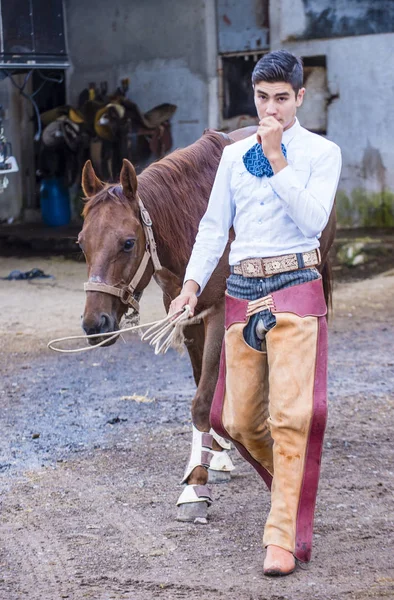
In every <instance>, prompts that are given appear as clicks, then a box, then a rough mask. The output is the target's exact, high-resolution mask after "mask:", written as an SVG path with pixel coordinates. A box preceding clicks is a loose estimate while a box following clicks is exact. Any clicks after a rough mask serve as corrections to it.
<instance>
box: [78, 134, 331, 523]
mask: <svg viewBox="0 0 394 600" xmlns="http://www.w3.org/2000/svg"><path fill="white" fill-rule="evenodd" d="M255 130H256V128H245V129H244V130H238V131H237V132H233V133H232V134H230V136H224V135H222V134H219V133H216V132H213V131H208V132H206V133H205V134H204V135H203V136H202V137H201V138H200V139H199V140H198V141H197V142H195V143H194V144H192V145H191V146H189V147H187V148H185V149H182V150H176V151H175V152H173V153H172V154H170V155H169V156H167V157H165V158H163V159H162V160H160V161H159V162H157V163H154V164H152V165H150V166H149V167H147V168H146V169H145V170H144V171H143V172H142V173H141V174H140V175H139V176H138V178H137V176H136V173H135V170H134V167H133V166H132V164H131V163H130V162H128V161H127V160H124V161H123V167H122V170H121V174H120V184H118V185H113V184H104V183H102V182H101V181H100V180H99V179H98V178H97V176H96V175H95V173H94V170H93V167H92V165H91V163H90V161H88V162H87V163H86V164H85V167H84V169H83V174H82V185H83V190H84V192H85V195H86V197H87V201H86V204H85V208H84V211H83V216H84V218H85V220H84V226H83V229H82V231H81V233H80V235H79V243H80V246H81V248H82V250H83V251H84V253H85V257H86V261H87V265H88V276H89V282H91V283H93V284H95V283H98V284H99V286H100V285H103V284H104V286H105V285H107V286H108V285H110V286H112V287H111V289H112V290H113V289H114V288H117V289H118V288H120V289H123V290H124V289H125V286H127V284H128V283H129V282H130V281H131V280H132V279H133V278H134V276H135V274H136V272H137V270H138V267H139V265H140V264H141V261H142V258H143V255H144V252H145V249H146V245H147V241H146V236H145V233H144V231H145V229H146V227H145V226H144V224H143V222H142V220H141V214H142V213H141V210H140V205H139V199H141V200H142V201H143V204H144V206H145V208H146V209H147V210H148V212H149V214H150V218H151V221H152V223H153V225H152V230H153V233H154V237H155V241H156V245H157V255H158V258H159V261H160V263H161V269H160V270H157V271H155V269H154V265H153V261H152V260H149V261H148V262H147V265H146V268H145V269H143V273H142V277H141V279H140V280H139V282H138V285H137V286H136V289H135V293H134V295H135V296H136V297H139V296H140V295H141V294H142V291H143V290H144V288H145V287H146V286H147V285H148V283H149V281H150V280H151V278H152V276H153V277H154V278H155V280H156V281H157V283H158V284H159V285H160V287H161V289H162V291H163V302H164V306H165V308H166V310H167V311H168V308H169V305H170V302H171V300H172V299H173V298H175V297H176V296H177V295H178V294H179V292H180V289H181V286H182V281H183V276H184V273H185V269H186V266H187V263H188V260H189V257H190V254H191V251H192V247H193V244H194V240H195V237H196V234H197V230H198V225H199V222H200V220H201V218H202V216H203V214H204V212H205V210H206V207H207V203H208V199H209V195H210V191H211V187H212V185H213V181H214V178H215V173H216V169H217V167H218V164H219V161H220V157H221V154H222V151H223V148H224V147H225V146H226V145H227V144H229V143H232V142H233V141H238V140H240V139H243V138H244V137H247V136H248V135H251V133H254V132H255ZM137 188H138V193H137ZM335 222H336V221H335V211H332V214H331V217H330V220H329V223H328V225H327V227H326V229H325V230H324V232H323V234H322V237H321V240H320V243H321V253H322V264H321V272H322V276H323V283H324V288H325V294H326V299H327V300H328V301H329V300H330V294H331V288H330V270H329V263H328V251H329V249H330V246H331V244H332V242H333V239H334V235H335ZM231 237H232V234H231V232H230V239H231ZM228 252H229V244H228V245H227V248H226V250H225V252H224V254H223V256H222V258H221V260H220V262H219V264H218V266H217V268H216V269H215V271H214V272H213V274H212V277H211V278H210V280H209V282H208V284H207V286H206V288H205V289H204V291H203V293H202V294H201V296H200V298H199V303H198V307H197V309H196V317H198V314H201V313H203V314H202V318H201V320H200V322H198V319H196V318H194V319H193V324H191V325H188V326H187V327H186V328H185V338H186V341H185V344H186V347H187V350H188V353H189V356H190V360H191V364H192V367H193V374H194V379H195V382H196V385H197V391H196V393H195V396H194V398H193V402H192V408H191V412H192V421H193V424H194V426H195V427H196V428H197V429H198V430H199V431H201V432H209V430H210V422H209V413H210V407H211V402H212V398H213V394H214V390H215V385H216V380H217V377H218V369H219V359H220V350H221V345H222V339H223V334H224V292H225V288H226V278H227V277H228V275H229V266H228ZM93 288H94V285H93ZM98 289H100V288H98ZM103 291H105V290H102V291H88V292H87V299H86V306H85V311H84V317H83V328H84V330H85V331H86V333H88V334H91V333H104V332H108V331H116V330H117V329H118V327H119V321H120V319H121V317H122V316H123V315H124V314H125V312H126V311H127V308H128V306H127V305H126V304H125V303H124V302H123V301H122V299H121V298H119V297H117V296H115V295H111V292H110V293H103ZM115 291H116V290H115ZM196 321H197V322H196ZM97 339H98V340H99V341H100V338H97ZM97 339H96V340H95V342H96V341H97ZM222 446H223V445H222ZM213 449H214V450H216V451H219V450H221V449H222V447H221V445H219V444H218V443H216V442H215V440H214V444H213ZM207 479H208V471H207V469H206V468H205V467H204V466H203V465H202V464H200V465H198V466H196V467H195V468H194V469H193V471H192V472H191V474H190V475H189V476H188V478H187V484H198V485H202V486H203V485H205V484H206V483H207ZM201 504H202V503H201V502H200V505H201ZM192 505H193V502H191V503H190V504H185V505H183V509H184V510H183V513H182V518H183V519H184V520H186V519H188V514H189V516H190V520H194V516H195V512H193V506H192ZM195 506H196V503H195ZM204 506H206V505H205V503H204ZM185 508H186V512H185ZM189 509H190V510H189ZM188 510H189V513H188Z"/></svg>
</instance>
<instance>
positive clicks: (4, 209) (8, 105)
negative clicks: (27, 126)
mask: <svg viewBox="0 0 394 600" xmlns="http://www.w3.org/2000/svg"><path fill="white" fill-rule="evenodd" d="M25 102H26V100H24V99H23V98H22V97H21V96H20V95H19V92H18V91H17V89H16V88H15V87H13V86H12V84H11V81H9V80H8V79H5V80H2V81H0V104H1V105H2V106H3V108H4V111H5V117H4V121H3V124H4V133H5V136H6V138H7V140H8V141H9V142H11V143H12V152H13V155H14V156H15V157H16V160H17V162H18V165H19V167H20V165H21V154H22V147H21V146H22V138H21V124H22V122H23V121H24V119H25V118H26V117H25V112H24V111H25V109H26V106H25ZM22 179H23V173H20V172H19V173H12V174H11V175H9V176H8V180H9V186H8V187H7V188H6V189H5V190H4V192H3V193H2V194H0V220H3V219H10V218H16V217H19V215H20V213H21V210H22V183H23V181H22Z"/></svg>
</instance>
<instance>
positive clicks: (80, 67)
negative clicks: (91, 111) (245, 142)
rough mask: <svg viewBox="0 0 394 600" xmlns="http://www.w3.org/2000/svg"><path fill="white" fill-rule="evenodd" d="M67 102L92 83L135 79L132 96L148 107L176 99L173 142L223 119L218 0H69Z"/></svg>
mask: <svg viewBox="0 0 394 600" xmlns="http://www.w3.org/2000/svg"><path fill="white" fill-rule="evenodd" d="M65 7H66V18H67V31H68V47H69V56H70V60H71V63H72V67H71V69H70V71H69V74H68V95H69V101H70V102H75V101H76V99H77V97H78V94H79V93H80V92H81V90H82V89H83V88H86V87H87V85H88V83H89V82H90V81H96V83H99V82H100V81H105V80H106V81H108V87H109V90H110V91H111V90H114V89H115V88H116V86H117V85H118V84H119V82H120V79H122V78H124V77H129V78H130V81H131V85H130V91H129V94H128V95H129V97H130V99H131V100H133V101H134V102H136V103H137V105H138V106H139V107H140V109H141V110H142V111H143V112H145V111H147V110H149V109H150V108H153V107H154V106H156V105H157V104H160V103H162V102H170V103H173V104H176V105H177V106H178V109H177V111H176V113H175V115H174V116H173V118H172V126H173V137H174V147H180V146H185V145H187V144H190V143H191V142H193V141H194V140H196V139H197V138H198V137H200V135H201V134H202V132H203V130H204V128H205V127H207V126H212V127H215V126H217V122H218V109H217V78H216V55H217V52H216V23H215V2H214V0H206V1H204V0H195V1H191V0H189V1H185V0H172V1H171V2H168V1H164V2H163V1H162V0H145V1H144V2H141V1H138V0H113V1H112V2H110V3H109V2H107V0H94V1H93V0H84V2H81V1H80V0H66V2H65Z"/></svg>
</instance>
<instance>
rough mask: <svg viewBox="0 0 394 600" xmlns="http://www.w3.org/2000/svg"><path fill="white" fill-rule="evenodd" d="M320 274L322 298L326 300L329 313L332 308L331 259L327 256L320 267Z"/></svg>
mask: <svg viewBox="0 0 394 600" xmlns="http://www.w3.org/2000/svg"><path fill="white" fill-rule="evenodd" d="M321 276H322V279H323V291H324V298H325V300H326V304H327V309H328V314H329V312H330V311H331V310H332V266H331V260H330V258H329V257H328V256H327V259H326V261H325V263H324V265H323V267H322V269H321ZM327 316H328V315H327Z"/></svg>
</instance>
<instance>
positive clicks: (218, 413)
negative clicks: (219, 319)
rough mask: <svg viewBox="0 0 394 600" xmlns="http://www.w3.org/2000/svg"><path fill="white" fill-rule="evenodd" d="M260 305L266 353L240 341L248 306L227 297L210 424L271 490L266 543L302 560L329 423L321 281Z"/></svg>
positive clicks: (306, 553) (287, 290)
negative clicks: (272, 320)
mask: <svg viewBox="0 0 394 600" xmlns="http://www.w3.org/2000/svg"><path fill="white" fill-rule="evenodd" d="M264 301H268V302H269V303H270V305H271V311H272V313H274V314H275V316H276V325H275V326H274V327H273V328H272V329H270V330H269V331H268V332H267V334H266V344H267V352H266V353H265V352H259V351H257V350H255V349H253V348H251V347H250V346H249V345H248V344H247V343H246V341H245V339H244V336H243V330H244V328H245V326H246V324H247V323H248V319H249V318H248V317H247V312H248V305H249V301H248V300H241V299H238V298H234V297H231V296H229V295H228V294H226V321H225V327H226V331H225V336H224V341H223V348H222V355H221V361H220V371H219V379H218V383H217V387H216V391H215V395H214V399H213V403H212V409H211V424H212V427H213V429H214V430H215V431H216V432H217V433H218V434H219V435H222V436H224V437H226V438H227V439H231V440H232V441H233V443H234V445H235V446H236V448H237V449H238V450H239V452H240V453H241V454H242V455H243V456H244V458H246V459H247V460H248V461H249V462H250V463H251V464H252V466H253V467H254V468H255V469H256V471H257V472H258V473H259V475H260V476H261V477H262V478H263V480H264V481H265V483H266V484H267V486H268V487H269V488H270V489H271V511H270V514H269V517H268V520H267V523H266V527H265V531H264V545H266V546H267V545H269V544H275V545H278V546H280V547H282V548H285V549H287V550H289V551H291V552H293V553H294V554H295V556H296V557H297V558H298V559H300V560H302V561H308V560H309V559H310V555H311V546H312V527H313V516H314V509H315V502H316V494H317V486H318V480H319V473H320V460H321V452H322V446H323V436H324V430H325V424H326V418H327V403H326V395H327V393H326V389H327V386H326V382H327V324H326V318H325V315H326V313H327V307H326V303H325V300H324V294H323V286H322V280H321V279H317V280H315V281H311V282H307V283H303V284H300V285H296V286H292V287H288V288H285V289H283V290H279V291H277V292H272V293H271V294H270V295H269V297H267V299H264ZM249 311H250V307H249Z"/></svg>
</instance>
